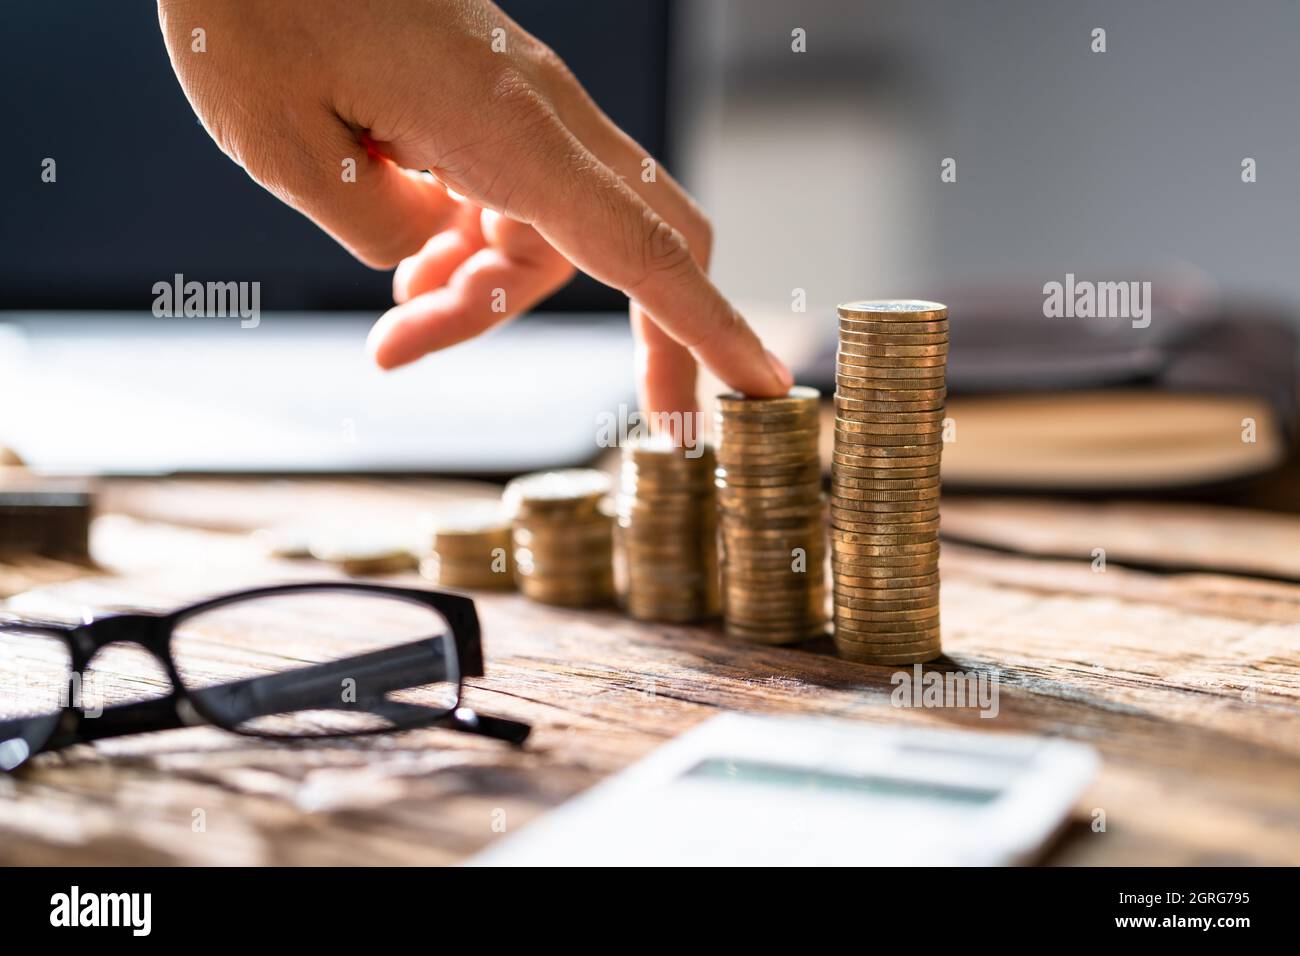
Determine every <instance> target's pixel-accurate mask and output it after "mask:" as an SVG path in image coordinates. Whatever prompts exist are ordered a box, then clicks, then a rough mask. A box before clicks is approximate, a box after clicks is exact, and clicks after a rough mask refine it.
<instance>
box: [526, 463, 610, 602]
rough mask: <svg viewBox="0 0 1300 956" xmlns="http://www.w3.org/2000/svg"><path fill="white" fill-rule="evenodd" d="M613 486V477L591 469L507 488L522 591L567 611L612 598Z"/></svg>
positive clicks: (543, 476)
mask: <svg viewBox="0 0 1300 956" xmlns="http://www.w3.org/2000/svg"><path fill="white" fill-rule="evenodd" d="M612 488H613V480H612V479H611V478H610V477H609V476H608V475H606V474H605V473H604V472H600V471H594V470H592V469H589V468H572V469H567V470H564V471H546V472H539V473H537V474H533V475H525V476H524V477H522V478H516V479H515V480H514V481H512V482H510V483H509V484H508V485H506V489H505V492H504V496H503V497H504V501H505V505H506V510H507V513H508V514H510V515H511V517H512V519H513V539H514V562H515V580H516V583H517V584H518V585H519V590H521V591H523V592H524V594H525V595H527V596H528V597H530V598H532V599H533V600H534V601H541V602H542V603H544V604H558V605H562V606H564V607H592V606H595V605H599V604H608V603H610V602H611V601H612V600H613V597H614V556H613V552H614V517H613V514H612V513H611V511H610V508H609V493H610V491H611V489H612Z"/></svg>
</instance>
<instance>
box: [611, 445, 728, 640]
mask: <svg viewBox="0 0 1300 956" xmlns="http://www.w3.org/2000/svg"><path fill="white" fill-rule="evenodd" d="M715 467H716V461H715V459H714V455H713V449H711V448H708V447H706V446H704V445H700V444H696V445H694V446H692V447H689V448H683V447H681V446H680V445H677V444H675V443H674V442H673V441H672V440H671V438H670V437H669V436H667V435H664V436H660V437H656V438H651V439H646V440H643V441H638V442H633V443H630V444H628V445H625V446H624V448H623V475H622V483H621V493H620V494H619V496H618V501H617V507H616V511H617V514H618V538H619V544H620V547H619V549H618V558H619V564H618V565H617V566H618V568H619V570H620V572H621V573H620V574H619V578H620V581H619V584H620V588H619V589H620V592H621V594H622V596H623V603H624V605H625V607H626V608H627V612H628V613H629V614H631V615H632V616H633V617H635V618H637V619H639V620H643V621H668V622H673V623H684V622H687V621H698V620H702V619H704V618H709V617H715V616H717V614H718V609H719V595H718V543H717V533H718V515H717V505H716V503H715V500H714V495H713V479H714V474H713V473H714V468H715Z"/></svg>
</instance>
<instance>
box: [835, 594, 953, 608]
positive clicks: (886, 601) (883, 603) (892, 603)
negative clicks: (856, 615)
mask: <svg viewBox="0 0 1300 956" xmlns="http://www.w3.org/2000/svg"><path fill="white" fill-rule="evenodd" d="M834 602H835V606H836V607H845V608H850V609H852V610H858V611H919V610H922V609H924V608H934V607H938V606H939V600H938V596H937V593H936V594H935V595H934V596H931V597H921V598H911V599H910V600H899V599H897V598H895V597H894V596H893V592H892V591H886V592H885V597H883V598H855V597H849V596H848V595H845V594H836V595H834Z"/></svg>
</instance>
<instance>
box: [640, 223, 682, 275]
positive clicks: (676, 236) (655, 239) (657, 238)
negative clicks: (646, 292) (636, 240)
mask: <svg viewBox="0 0 1300 956" xmlns="http://www.w3.org/2000/svg"><path fill="white" fill-rule="evenodd" d="M642 229H643V232H642V236H641V260H642V263H643V266H644V269H643V271H644V273H645V276H646V278H649V277H651V276H656V277H661V278H662V277H667V278H674V277H676V276H679V275H681V274H683V273H685V272H688V271H690V270H691V269H693V268H694V262H693V261H692V259H691V250H690V246H688V245H687V244H686V239H685V238H684V237H683V236H682V234H681V233H680V232H679V231H677V230H676V229H674V228H673V227H672V226H671V225H670V224H669V223H667V222H665V221H664V220H663V219H661V218H659V217H658V216H657V215H654V214H653V213H652V214H650V215H649V216H647V217H646V221H645V222H644V223H643V224H642Z"/></svg>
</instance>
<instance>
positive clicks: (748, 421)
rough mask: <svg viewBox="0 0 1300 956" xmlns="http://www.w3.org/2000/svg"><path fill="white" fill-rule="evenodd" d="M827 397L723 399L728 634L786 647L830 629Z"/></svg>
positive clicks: (720, 453) (810, 393)
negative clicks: (823, 421)
mask: <svg viewBox="0 0 1300 956" xmlns="http://www.w3.org/2000/svg"><path fill="white" fill-rule="evenodd" d="M820 400H821V395H820V393H819V392H818V391H817V390H816V389H812V388H803V387H799V386H796V387H795V388H792V389H791V390H790V393H789V394H788V395H786V396H784V397H782V398H768V399H755V398H745V397H744V396H742V395H736V394H730V395H721V396H719V397H718V409H717V414H716V418H715V431H716V434H715V439H716V442H717V457H718V470H717V494H718V514H719V519H720V520H719V536H718V537H719V543H720V546H721V550H722V553H721V566H722V608H723V615H724V626H725V629H726V632H727V635H728V636H729V637H735V638H740V639H742V640H747V641H754V642H757V643H762V644H787V643H791V642H794V641H801V640H805V639H807V638H810V637H816V636H819V635H822V634H824V633H825V632H826V571H825V561H826V526H825V518H824V514H823V497H822V482H821V463H820V461H819V459H818V456H817V440H818V433H819V428H820Z"/></svg>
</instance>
